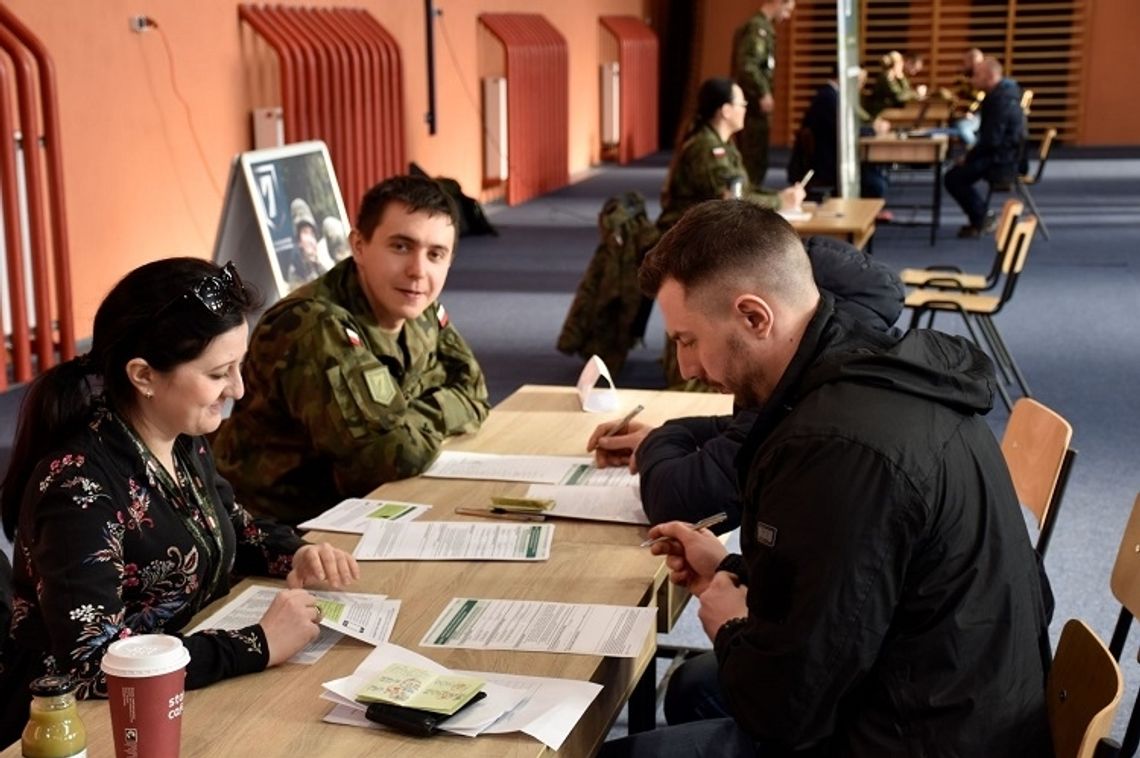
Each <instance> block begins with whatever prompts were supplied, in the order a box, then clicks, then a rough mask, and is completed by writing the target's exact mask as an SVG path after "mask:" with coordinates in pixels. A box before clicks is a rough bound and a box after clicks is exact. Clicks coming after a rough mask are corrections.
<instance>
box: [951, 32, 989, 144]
mask: <svg viewBox="0 0 1140 758" xmlns="http://www.w3.org/2000/svg"><path fill="white" fill-rule="evenodd" d="M984 58H985V56H984V55H983V54H982V51H981V50H979V49H978V48H976V47H971V48H970V49H969V50H967V51H966V52H965V53H964V54H963V55H962V71H961V74H960V75H959V77H958V81H957V84H956V85H955V87H954V90H953V91H947V92H946V93H945V94H946V95H948V97H947V99H949V100H952V101H953V108H952V111H951V113H952V114H953V115H954V121H953V123H952V124H951V127H952V128H951V131H950V133H951V134H952V135H954V136H956V137H957V138H958V139H960V140H961V141H962V144H964V145H965V146H966V147H967V148H970V147H972V146H973V144H974V143H975V142H977V140H978V124H979V120H978V110H979V108H981V105H982V100H983V99H984V98H985V96H986V93H985V92H982V91H981V90H979V89H977V88H976V87H975V86H974V69H975V68H977V67H978V66H979V65H981V62H982V60H983V59H984Z"/></svg>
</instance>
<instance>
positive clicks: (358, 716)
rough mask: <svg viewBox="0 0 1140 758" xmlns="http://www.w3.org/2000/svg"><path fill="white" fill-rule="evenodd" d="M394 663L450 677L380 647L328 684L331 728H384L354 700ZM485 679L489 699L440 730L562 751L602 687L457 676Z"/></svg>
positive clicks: (415, 657)
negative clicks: (524, 740)
mask: <svg viewBox="0 0 1140 758" xmlns="http://www.w3.org/2000/svg"><path fill="white" fill-rule="evenodd" d="M394 663H403V664H407V665H410V666H414V667H416V668H419V669H424V670H427V671H430V672H446V671H447V669H445V668H444V667H443V666H441V665H439V664H438V663H436V662H435V661H433V660H431V659H430V658H425V657H424V656H422V655H419V654H418V653H414V652H412V651H411V650H408V649H406V648H402V647H400V646H398V645H392V644H385V645H380V646H378V647H377V648H376V649H375V650H373V651H372V652H371V653H369V655H368V657H367V658H365V659H364V661H363V662H362V663H361V664H360V666H358V667H357V669H356V671H355V672H354V673H353V674H352V675H351V676H346V677H343V678H341V679H336V680H333V681H331V682H325V683H324V685H322V686H323V688H324V691H323V692H322V693H321V698H322V699H324V700H328V701H330V702H332V703H335V704H336V705H335V706H334V707H333V708H332V710H330V711H329V712H328V713H327V714H325V717H324V720H325V721H327V722H329V723H332V724H346V725H349V726H363V727H368V728H371V729H383V728H384V727H382V726H380V725H379V724H374V723H373V722H371V721H369V720H368V719H366V718H365V716H364V712H365V710H366V707H365V706H364V704H362V703H358V702H356V700H355V696H356V693H358V692H359V691H360V689H361V688H363V687H364V686H366V685H367V683H368V682H369V681H371V680H372V679H373V678H375V676H376V675H377V674H379V673H380V672H381V671H383V670H385V669H386V668H388V667H389V666H391V665H392V664H394ZM451 673H452V674H459V675H467V676H472V677H476V678H479V679H483V680H485V684H484V685H483V692H485V693H487V697H485V698H484V699H483V700H480V701H479V702H477V703H474V704H473V705H471V706H470V707H468V708H465V709H463V710H462V711H460V712H459V713H458V714H456V715H455V716H453V717H451V718H449V719H447V720H446V721H444V722H443V723H442V724H440V728H441V729H443V730H444V731H447V732H451V733H453V734H460V735H464V736H468V737H475V736H477V735H479V734H484V733H486V734H507V733H510V732H524V733H526V734H529V735H530V736H532V737H534V738H535V739H537V740H539V741H540V742H542V743H543V744H545V745H548V746H549V747H550V748H551V749H552V750H558V749H559V748H560V747H562V743H563V742H564V741H565V740H566V737H567V736H568V735H569V734H570V732H571V730H573V728H574V725H575V724H577V723H578V720H579V719H580V718H582V714H583V713H585V712H586V708H588V707H589V705H590V703H591V702H593V700H594V698H595V697H597V695H598V693H599V692H601V691H602V685H600V684H595V683H593V682H580V681H576V680H573V679H550V678H544V677H536V676H517V675H513V674H497V673H492V672H473V671H454V672H451Z"/></svg>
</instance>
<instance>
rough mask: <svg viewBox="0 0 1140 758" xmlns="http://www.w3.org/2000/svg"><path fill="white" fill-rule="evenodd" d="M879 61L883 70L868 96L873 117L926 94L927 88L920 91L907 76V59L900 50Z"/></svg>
mask: <svg viewBox="0 0 1140 758" xmlns="http://www.w3.org/2000/svg"><path fill="white" fill-rule="evenodd" d="M879 63H880V65H881V67H882V70H881V71H880V72H879V75H878V76H877V77H876V78H875V86H874V88H873V89H872V90H871V95H870V97H868V98H867V112H868V113H869V114H870V115H871V117H872V118H875V117H877V116H878V115H879V114H880V113H882V112H883V110H885V109H886V108H901V107H902V106H903V105H906V104H907V103H910V102H914V101H915V100H918V99H920V98H921V97H922V95H923V94H925V89H924V90H922V91H920V90H916V89H915V88H914V87H912V86H910V80H909V79H907V78H906V71H905V61H904V59H903V56H902V53H900V52H899V51H898V50H892V51H890V52H889V53H887V54H886V55H884V56H883V57H882V59H881V60H880V61H879Z"/></svg>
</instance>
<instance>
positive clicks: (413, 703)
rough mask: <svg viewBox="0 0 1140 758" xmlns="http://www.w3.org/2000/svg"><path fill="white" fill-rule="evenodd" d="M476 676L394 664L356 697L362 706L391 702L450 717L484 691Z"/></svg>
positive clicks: (480, 681)
mask: <svg viewBox="0 0 1140 758" xmlns="http://www.w3.org/2000/svg"><path fill="white" fill-rule="evenodd" d="M484 684H485V682H484V681H483V680H482V679H476V678H475V677H473V676H460V675H458V674H452V673H450V672H448V673H441V674H434V673H432V672H431V671H427V670H425V669H421V668H416V667H415V666H409V665H407V664H404V663H393V664H391V665H390V666H388V667H387V668H385V669H384V670H383V671H381V672H380V675H379V676H377V677H376V678H375V679H373V680H372V681H371V682H369V683H368V685H367V686H366V687H365V688H364V689H362V690H361V691H360V692H358V693H357V694H356V699H357V701H358V702H361V703H391V704H392V705H401V706H404V707H405V708H417V709H419V710H421V711H431V712H432V713H442V714H445V715H450V714H452V713H455V712H456V711H457V710H459V709H460V708H461V707H463V704H464V703H466V702H467V701H468V700H470V699H471V698H473V697H475V694H476V693H477V692H479V690H480V689H482V687H483V685H484Z"/></svg>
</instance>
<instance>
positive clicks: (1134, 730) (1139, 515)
mask: <svg viewBox="0 0 1140 758" xmlns="http://www.w3.org/2000/svg"><path fill="white" fill-rule="evenodd" d="M1109 587H1110V588H1111V589H1112V594H1113V596H1114V597H1115V598H1116V599H1117V601H1119V603H1120V615H1119V616H1118V617H1117V619H1116V628H1115V629H1114V630H1113V632H1112V640H1111V641H1110V642H1109V643H1108V649H1109V651H1110V652H1111V653H1112V656H1113V657H1114V658H1115V659H1116V660H1118V661H1119V660H1120V656H1121V655H1123V653H1124V643H1125V642H1127V640H1128V632H1129V630H1130V629H1131V628H1132V619H1133V618H1135V617H1136V616H1137V615H1140V494H1138V495H1136V501H1135V502H1134V503H1133V504H1132V513H1131V515H1129V517H1128V523H1127V524H1126V525H1125V527H1124V535H1123V536H1122V537H1121V539H1120V549H1119V550H1117V552H1116V562H1115V563H1113V564H1112V578H1111V579H1110V580H1109ZM1138 745H1140V698H1137V700H1136V702H1135V703H1133V705H1132V715H1131V717H1130V718H1129V719H1128V727H1127V728H1126V729H1125V731H1124V740H1123V741H1122V742H1121V744H1120V752H1119V755H1120V756H1121V758H1128V756H1132V755H1134V754H1135V753H1136V748H1137V746H1138Z"/></svg>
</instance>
